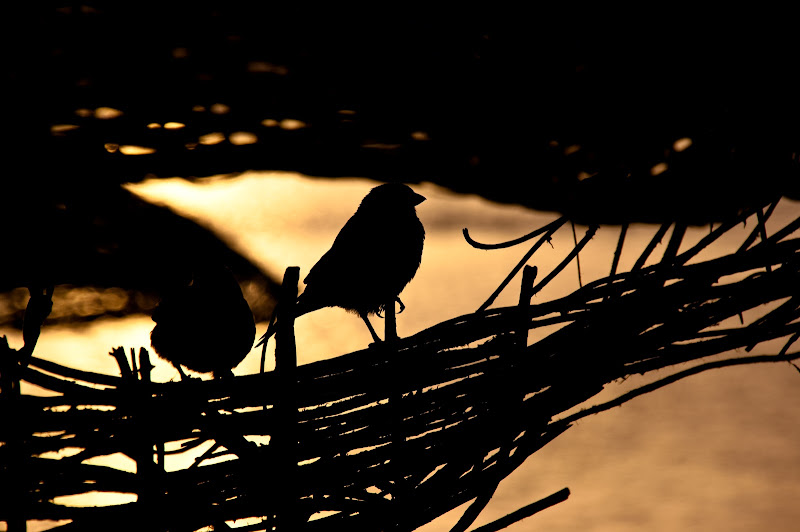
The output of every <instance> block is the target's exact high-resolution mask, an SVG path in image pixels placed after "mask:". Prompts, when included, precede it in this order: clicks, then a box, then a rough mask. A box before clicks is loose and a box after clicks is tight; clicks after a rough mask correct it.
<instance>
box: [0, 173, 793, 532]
mask: <svg viewBox="0 0 800 532" xmlns="http://www.w3.org/2000/svg"><path fill="white" fill-rule="evenodd" d="M375 185H376V183H375V182H372V181H369V180H365V179H320V178H313V179H312V178H307V177H304V176H301V175H297V174H287V173H282V174H277V173H246V174H243V175H241V176H239V177H236V178H231V179H208V180H201V181H200V182H197V183H190V182H187V181H184V180H182V179H165V180H153V181H146V182H143V183H140V184H136V185H130V186H129V187H128V189H129V190H131V191H133V192H134V193H136V194H138V195H140V196H141V197H143V198H145V199H147V200H148V201H151V202H153V203H158V204H164V205H167V206H169V207H170V208H172V209H173V210H175V212H177V213H178V214H180V215H182V216H186V217H188V218H191V219H194V220H196V221H197V222H198V223H200V224H202V225H204V226H207V227H209V228H211V229H212V230H214V231H215V232H216V233H217V234H218V235H219V236H220V237H221V238H222V239H223V240H226V241H227V242H229V244H230V245H231V247H232V248H233V249H235V250H237V251H238V252H239V253H241V254H242V255H244V256H246V257H247V258H249V259H250V260H251V261H252V262H254V263H255V264H257V265H258V266H260V267H261V268H263V269H264V270H265V271H267V272H269V273H271V274H272V275H274V276H275V277H276V278H280V277H281V276H282V274H283V271H284V270H285V268H286V267H288V266H295V265H296V266H300V268H301V278H302V277H303V276H304V275H305V274H306V273H307V272H308V269H309V267H310V266H311V265H313V264H314V263H315V262H316V260H317V259H318V258H319V257H320V256H321V255H322V254H323V253H324V252H325V251H326V250H327V249H328V247H329V246H330V244H331V242H332V241H333V238H334V237H335V236H336V234H337V233H338V231H339V229H340V228H341V226H342V225H343V224H344V222H345V221H346V220H347V219H348V217H349V216H350V215H351V214H352V213H353V212H354V211H355V208H356V207H357V205H358V203H359V201H360V200H361V198H362V197H363V196H364V195H365V194H366V192H367V191H368V190H369V189H370V188H372V187H373V186H375ZM414 188H415V190H416V191H417V192H419V193H421V194H423V195H424V196H426V197H427V198H428V199H427V201H426V202H424V203H422V204H421V205H420V206H419V207H418V209H417V210H418V214H419V217H420V219H421V220H422V222H423V224H424V225H425V228H426V232H427V236H426V242H425V249H424V252H423V259H422V265H421V267H420V270H419V272H418V274H417V276H416V277H415V279H414V280H413V281H412V282H411V283H410V284H409V286H408V287H407V288H406V290H405V291H404V292H403V293H402V295H401V297H402V299H403V301H404V303H405V304H406V306H407V310H406V311H405V312H404V313H403V314H401V315H399V316H398V323H397V327H398V333H399V334H400V335H401V336H407V335H410V334H413V333H415V332H417V331H420V330H422V329H424V328H427V327H429V326H431V325H433V324H435V323H438V322H440V321H443V320H446V319H449V318H452V317H455V316H458V315H462V314H466V313H470V312H473V311H474V310H476V309H477V308H478V307H479V306H480V305H481V304H482V303H483V302H484V301H485V300H486V298H487V297H488V296H489V294H491V293H492V292H493V291H494V289H495V288H496V287H497V286H498V284H499V283H500V282H501V281H502V280H503V278H504V277H505V276H506V274H507V273H508V272H509V271H510V269H511V268H512V266H513V265H514V264H516V262H517V261H518V260H519V259H520V258H521V257H522V255H523V254H524V253H525V251H527V247H525V245H523V246H522V247H518V248H510V249H504V250H493V251H482V250H477V249H474V248H471V247H470V246H469V245H467V243H466V242H465V240H464V238H463V236H462V234H461V229H462V228H464V227H467V228H469V230H470V235H471V236H472V237H473V238H475V239H476V240H479V241H482V242H487V243H492V242H499V241H504V240H508V239H511V238H515V237H518V236H520V235H522V234H524V233H527V232H529V231H531V230H532V229H534V228H536V227H540V226H542V225H545V224H546V223H548V222H550V221H552V220H554V219H556V218H557V217H558V215H557V214H556V213H541V212H532V211H529V210H527V209H523V208H521V207H515V206H509V205H500V204H495V203H492V202H489V201H486V200H484V199H482V198H479V197H477V196H468V195H456V194H453V193H450V192H448V191H447V190H445V189H442V188H440V187H437V186H434V185H432V184H428V183H423V184H420V185H414ZM798 214H800V209H798V204H797V203H792V202H788V201H785V202H782V204H781V205H780V206H779V208H778V209H777V210H776V212H775V214H774V215H773V217H772V219H771V220H770V224H769V225H768V231H775V230H776V229H777V228H779V227H782V226H783V225H785V223H786V222H787V221H788V219H789V218H790V217H794V216H796V215H798ZM585 229H586V228H585V227H577V228H576V230H577V234H578V238H579V239H580V237H581V235H582V234H583V232H584V231H585ZM656 230H657V227H655V226H648V225H641V224H637V225H633V226H631V228H630V229H629V231H628V235H627V240H626V244H625V248H624V252H623V255H622V258H621V261H620V265H619V270H620V271H624V270H627V269H629V268H630V267H631V266H632V265H633V263H634V262H635V260H636V259H637V258H638V256H639V254H640V253H641V251H642V250H643V249H644V248H645V246H646V245H647V243H648V242H649V241H650V239H651V238H652V236H653V234H654V233H655V231H656ZM751 230H752V228H751V227H747V228H744V227H743V228H742V229H741V232H737V231H731V232H730V234H728V235H727V236H726V237H725V238H723V239H721V240H720V241H719V242H717V243H716V244H715V245H714V246H712V247H711V248H709V249H708V250H706V251H704V252H703V253H701V254H700V255H699V256H698V257H697V258H696V259H695V260H696V261H699V260H705V259H708V258H711V257H713V256H716V255H719V254H721V253H724V252H730V251H731V250H735V249H736V248H738V246H739V244H740V243H741V241H742V239H743V238H744V237H745V236H746V235H747V234H749V232H750V231H751ZM708 231H709V228H708V227H697V228H690V229H689V230H688V232H687V236H686V239H685V242H684V244H683V246H682V247H681V249H682V250H684V249H687V248H688V247H689V246H691V245H692V244H694V243H696V242H697V241H698V240H699V239H700V238H702V237H703V236H705V235H706V234H708ZM618 236H619V228H618V227H601V228H600V230H599V231H598V233H597V234H596V236H595V237H594V239H593V240H592V241H591V242H590V243H589V245H588V246H587V247H586V248H585V251H584V252H582V253H581V274H582V280H583V282H584V283H586V282H589V281H591V280H593V279H596V278H599V277H603V276H606V275H608V273H609V270H610V267H611V262H612V258H613V252H614V249H615V247H616V243H617V238H618ZM572 246H573V235H572V231H571V229H570V228H569V226H568V225H567V226H565V227H564V228H562V229H561V230H560V231H559V232H558V233H556V235H555V237H554V238H553V241H552V246H548V245H545V246H543V247H542V248H541V249H540V251H538V252H537V254H536V255H535V256H534V258H533V260H532V261H531V263H532V264H536V265H537V266H538V268H539V271H540V277H543V276H544V275H546V273H547V272H549V271H550V270H551V269H552V268H553V267H554V266H555V265H556V264H558V263H559V262H560V261H561V260H562V258H563V257H564V256H565V255H566V254H567V253H568V252H569V251H570V250H571V249H572ZM658 249H659V250H660V251H661V252H663V246H661V247H659V248H658ZM659 256H660V253H659V251H658V250H657V251H656V252H655V253H654V254H653V256H652V258H651V259H650V262H653V261H656V260H658V258H659ZM518 286H519V280H518V279H517V280H516V281H513V282H512V283H511V284H510V285H509V287H508V288H507V289H506V291H505V292H504V293H502V294H501V295H500V297H499V298H498V299H497V301H496V302H495V304H494V305H495V306H503V305H512V304H515V303H516V301H517V297H518V296H517V293H516V292H517V288H518ZM577 287H578V276H577V272H576V270H575V268H574V264H573V265H571V266H570V267H569V268H568V270H567V271H565V272H563V273H562V274H561V275H560V276H559V279H558V280H557V281H556V282H553V283H551V285H549V286H548V287H547V288H546V289H545V290H544V291H542V292H541V293H539V294H537V296H536V297H535V298H534V300H533V303H534V304H536V302H537V301H540V302H541V301H547V300H550V299H553V298H557V297H561V296H563V295H566V294H568V293H570V292H572V291H573V290H575V289H576V288H577ZM376 324H377V325H378V329H379V330H380V324H379V323H377V322H376ZM152 326H153V323H152V321H151V320H150V318H149V317H147V316H131V317H127V318H108V319H102V320H96V321H94V322H91V323H88V324H83V325H81V326H80V327H68V326H52V327H45V328H44V329H43V331H42V336H41V338H40V341H39V345H38V347H37V352H36V354H37V356H40V357H43V358H47V359H50V360H54V361H57V362H59V363H62V364H65V365H68V366H73V367H80V368H88V369H92V370H94V371H100V372H105V373H112V374H115V373H116V372H117V371H118V368H117V366H116V362H115V361H114V359H113V358H112V357H110V356H109V355H108V353H109V351H110V350H111V349H112V348H113V347H116V346H119V345H122V346H125V347H126V348H136V349H137V350H138V348H139V347H141V346H144V347H148V348H149V332H150V330H151V329H152ZM296 326H297V329H296V333H297V346H298V358H299V362H300V363H301V364H302V363H308V362H311V361H314V360H319V359H322V358H327V357H332V356H336V355H340V354H343V353H347V352H350V351H354V350H357V349H361V348H363V347H365V346H366V345H367V343H368V342H369V341H370V337H369V334H368V332H367V330H366V328H365V327H364V326H363V324H362V323H361V322H360V320H359V319H357V318H355V317H353V315H350V314H347V313H345V312H344V311H342V310H340V309H324V310H321V311H318V312H315V313H312V314H309V315H306V316H303V317H302V318H300V319H299V320H298V322H297V324H296ZM265 329H266V324H265V323H260V324H258V330H257V333H258V334H259V335H260V334H261V333H263V331H264V330H265ZM0 334H8V336H9V339H10V342H11V343H12V345H14V346H18V345H20V343H21V338H20V335H19V334H17V333H14V332H13V331H3V330H0ZM542 334H543V332H542V331H538V332H537V335H542ZM535 339H536V338H532V340H535ZM764 349H767V350H769V349H773V352H774V346H766V347H765V346H759V347H758V348H757V349H756V351H759V350H760V351H762V352H763V351H764ZM601 354H602V353H598V355H601ZM259 362H260V351H259V350H253V351H252V352H251V353H250V355H248V357H247V358H246V359H245V360H244V362H243V363H242V364H241V365H240V366H239V367H237V368H236V369H235V373H236V374H239V375H241V374H249V373H254V372H257V371H258V364H259ZM271 364H272V360H271V357H269V358H268V369H271V367H272V366H271ZM153 378H154V380H157V381H167V380H170V379H177V378H178V374H177V372H176V371H175V370H174V369H173V368H172V367H171V366H169V365H168V364H166V363H163V362H161V361H160V360H159V361H156V369H155V370H154V374H153ZM633 380H634V379H631V380H630V381H633ZM631 386H633V382H626V383H620V384H619V385H618V386H611V387H610V388H612V389H611V390H609V391H608V392H607V393H609V394H612V395H616V394H618V393H619V392H620V390H623V389H627V388H628V387H631ZM28 391H29V392H30V391H31V390H28ZM798 404H800V375H798V373H797V371H796V370H795V369H794V368H793V367H792V366H790V365H788V364H787V365H768V366H749V367H740V368H729V369H724V370H718V371H714V372H711V373H708V374H702V375H699V376H695V377H693V378H691V379H688V380H685V381H681V382H678V383H676V384H673V385H670V386H668V387H666V388H665V389H662V390H659V391H657V392H654V393H650V394H647V395H646V396H644V397H641V398H638V399H637V400H635V401H633V402H631V403H628V404H626V405H625V406H623V407H622V408H617V409H615V410H613V411H610V412H606V413H603V414H601V415H599V416H594V417H591V418H587V419H584V420H582V421H580V422H579V423H578V426H576V427H574V428H572V429H570V430H569V431H567V433H565V434H564V435H562V436H560V437H559V438H557V439H556V440H555V441H554V442H552V443H551V444H549V445H548V446H547V447H545V448H544V449H543V450H541V451H539V452H538V453H536V454H535V455H533V456H532V457H531V458H530V459H529V460H528V461H527V462H526V463H525V465H524V466H523V467H521V468H520V469H519V470H518V471H517V472H515V473H514V474H512V475H511V476H510V477H509V478H507V479H506V480H505V481H504V482H503V483H502V484H501V485H500V488H499V489H498V491H497V493H496V495H495V497H494V499H493V500H492V502H491V503H490V505H489V506H488V507H487V508H486V510H485V511H484V512H483V514H482V516H481V517H480V518H479V520H478V521H477V523H476V525H480V524H483V523H487V522H489V521H491V520H493V519H497V518H499V517H502V516H503V515H505V514H507V513H510V512H512V511H514V510H516V509H518V508H519V507H521V506H524V505H526V504H528V503H530V502H533V501H535V500H537V499H539V498H541V497H544V496H546V495H549V494H550V493H553V492H555V491H558V490H559V489H561V488H563V487H565V486H566V487H569V488H570V490H571V492H572V495H571V497H570V498H569V500H568V501H567V502H565V503H562V504H559V505H557V506H556V507H554V508H551V509H548V510H546V511H545V512H543V513H541V514H538V515H536V516H535V517H532V518H530V519H528V520H525V521H522V522H520V523H517V524H515V525H512V526H511V527H509V528H507V529H506V530H508V531H510V532H521V531H523V530H531V529H537V530H539V529H541V530H550V531H556V532H559V531H574V530H583V531H598V532H605V531H621V532H625V531H634V530H636V531H640V530H649V531H656V532H658V531H674V530H698V531H700V530H703V531H706V530H729V531H737V530H741V531H744V530H753V529H754V528H756V527H761V528H765V529H769V530H776V531H789V530H795V529H796V523H797V522H800V505H797V504H796V501H797V500H798V497H800V482H798V479H800V445H798V442H799V441H800V412H798V411H797V409H796V405H798ZM178 466H179V465H175V467H178ZM462 511H463V507H462V508H461V509H460V510H458V511H454V512H451V513H450V514H447V515H446V516H443V517H442V518H440V519H438V520H436V521H435V522H433V523H431V524H429V525H427V526H425V527H422V529H421V530H423V531H425V532H439V531H444V530H449V529H450V528H451V527H452V525H453V524H454V523H455V521H456V520H457V519H458V517H459V516H460V514H461V512H462Z"/></svg>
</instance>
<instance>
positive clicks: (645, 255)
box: [631, 223, 670, 271]
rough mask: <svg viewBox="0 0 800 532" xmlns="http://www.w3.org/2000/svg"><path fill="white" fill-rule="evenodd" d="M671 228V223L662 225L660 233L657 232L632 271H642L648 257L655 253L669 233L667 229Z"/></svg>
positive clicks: (659, 229)
mask: <svg viewBox="0 0 800 532" xmlns="http://www.w3.org/2000/svg"><path fill="white" fill-rule="evenodd" d="M669 226H670V224H669V223H664V224H661V227H659V228H658V231H656V234H655V235H654V236H653V239H652V240H650V243H649V244H647V247H646V248H644V251H643V252H642V254H641V255H640V256H639V258H638V259H637V260H636V263H635V264H634V265H633V268H631V271H636V270H641V269H642V266H644V263H645V262H646V261H647V259H648V257H650V254H651V253H653V250H654V249H655V248H656V246H657V245H658V244H659V243H660V242H661V239H662V238H664V235H665V234H666V233H667V229H669Z"/></svg>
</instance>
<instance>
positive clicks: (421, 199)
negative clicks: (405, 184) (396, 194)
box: [411, 192, 425, 205]
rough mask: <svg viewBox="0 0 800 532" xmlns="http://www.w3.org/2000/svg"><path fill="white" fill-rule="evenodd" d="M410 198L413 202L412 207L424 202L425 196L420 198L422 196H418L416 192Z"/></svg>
mask: <svg viewBox="0 0 800 532" xmlns="http://www.w3.org/2000/svg"><path fill="white" fill-rule="evenodd" d="M411 198H412V200H413V201H414V205H419V204H420V203H422V202H423V201H425V196H422V195H420V194H417V193H416V192H414V195H413V196H411Z"/></svg>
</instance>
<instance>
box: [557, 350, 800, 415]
mask: <svg viewBox="0 0 800 532" xmlns="http://www.w3.org/2000/svg"><path fill="white" fill-rule="evenodd" d="M798 358H800V352H794V353H788V354H786V355H756V356H751V357H740V358H729V359H725V360H718V361H715V362H708V363H706V364H700V365H699V366H694V367H692V368H689V369H686V370H683V371H679V372H677V373H674V374H672V375H670V376H668V377H664V378H663V379H659V380H657V381H655V382H651V383H649V384H645V385H644V386H641V387H639V388H636V389H635V390H631V391H629V392H627V393H624V394H622V395H620V396H619V397H617V398H615V399H612V400H610V401H607V402H605V403H602V404H599V405H595V406H592V407H590V408H586V409H584V410H581V411H579V412H575V413H574V414H572V415H570V416H567V417H565V418H562V419H559V420H557V422H558V423H567V424H571V423H574V422H576V421H578V420H579V419H583V418H585V417H588V416H593V415H595V414H599V413H600V412H605V411H606V410H611V409H612V408H615V407H617V406H620V405H622V404H623V403H627V402H628V401H630V400H631V399H634V398H636V397H639V396H640V395H644V394H646V393H650V392H652V391H655V390H658V389H659V388H663V387H664V386H666V385H668V384H672V383H673V382H676V381H679V380H681V379H685V378H686V377H691V376H692V375H697V374H698V373H702V372H704V371H709V370H712V369H718V368H727V367H731V366H744V365H747V364H760V363H765V362H769V363H772V362H792V361H794V360H797V359H798Z"/></svg>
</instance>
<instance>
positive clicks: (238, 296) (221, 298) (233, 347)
mask: <svg viewBox="0 0 800 532" xmlns="http://www.w3.org/2000/svg"><path fill="white" fill-rule="evenodd" d="M153 321H154V322H156V325H155V327H154V328H153V331H152V332H151V333H150V343H151V344H152V346H153V349H154V350H155V351H156V353H157V354H158V356H159V357H161V358H163V359H164V360H167V361H168V362H170V363H172V365H173V366H175V367H176V368H177V370H178V372H179V373H180V374H181V378H185V377H186V375H185V374H184V372H183V370H182V369H181V365H184V366H186V367H187V368H189V369H191V370H194V371H197V372H200V373H209V372H212V373H213V374H214V376H215V377H220V376H227V375H232V372H231V369H233V368H235V367H236V366H237V365H238V364H239V363H240V362H241V361H242V360H243V359H244V357H245V356H246V355H247V354H248V353H249V352H250V349H251V347H252V345H253V340H254V339H255V335H256V326H255V321H254V319H253V313H252V312H251V311H250V307H249V306H248V304H247V301H245V299H244V297H243V296H242V290H241V288H239V284H238V283H237V282H236V279H234V277H233V275H232V274H231V272H230V271H229V270H228V269H227V268H225V267H224V266H219V265H213V266H203V267H201V268H198V269H197V270H196V271H195V272H194V275H193V277H192V280H191V282H190V283H188V284H184V285H182V286H180V287H179V288H178V289H176V290H175V291H174V292H173V293H171V294H168V295H167V296H165V297H164V298H163V299H162V301H161V302H160V303H159V305H158V307H156V309H155V311H154V312H153Z"/></svg>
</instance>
